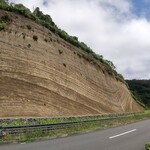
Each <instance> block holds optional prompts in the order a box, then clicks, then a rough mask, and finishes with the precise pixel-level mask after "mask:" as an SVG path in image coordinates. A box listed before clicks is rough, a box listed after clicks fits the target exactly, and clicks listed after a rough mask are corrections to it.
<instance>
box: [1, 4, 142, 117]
mask: <svg viewBox="0 0 150 150" xmlns="http://www.w3.org/2000/svg"><path fill="white" fill-rule="evenodd" d="M0 54H1V55H0V117H50V116H68V115H89V114H105V113H119V112H132V111H134V112H135V111H142V110H143V108H142V107H141V106H139V104H137V103H136V102H135V100H134V99H133V98H132V96H131V93H130V91H129V90H128V88H127V86H126V84H125V81H124V79H123V77H122V76H121V75H120V74H118V73H117V72H116V71H115V70H114V66H113V64H112V62H110V61H107V60H105V59H103V57H102V56H100V55H97V54H95V53H94V52H93V51H92V50H91V49H90V48H89V47H88V46H87V45H86V44H84V43H83V42H79V41H78V39H77V37H74V36H69V35H68V34H67V33H66V32H65V31H63V30H61V29H59V28H58V27H57V26H56V25H55V23H54V22H53V21H52V19H51V17H50V16H49V15H44V14H43V13H42V12H41V11H40V10H39V8H36V9H35V11H34V13H31V12H30V10H29V9H27V8H25V7H24V6H23V5H22V4H17V5H14V6H11V5H8V4H7V3H5V2H0Z"/></svg>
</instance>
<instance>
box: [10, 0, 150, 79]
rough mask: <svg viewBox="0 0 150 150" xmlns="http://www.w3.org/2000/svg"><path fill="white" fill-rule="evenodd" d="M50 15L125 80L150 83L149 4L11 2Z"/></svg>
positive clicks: (144, 0)
mask: <svg viewBox="0 0 150 150" xmlns="http://www.w3.org/2000/svg"><path fill="white" fill-rule="evenodd" d="M10 1H11V2H14V3H22V4H24V5H25V6H26V7H28V8H30V9H31V10H32V11H33V9H35V8H36V7H40V9H41V10H42V11H43V12H44V13H47V14H49V15H51V17H52V19H53V20H54V22H55V23H56V24H57V26H58V27H60V28H61V29H63V30H65V31H66V32H68V34H70V35H74V36H77V37H78V38H79V40H80V41H83V42H85V43H86V44H87V45H88V46H89V47H91V48H92V49H93V51H95V52H96V53H98V54H100V55H103V56H104V58H106V59H108V60H111V61H112V62H113V63H114V64H115V66H116V67H117V71H118V72H119V73H121V74H122V75H123V76H124V77H125V78H126V79H146V78H147V79H150V0H10Z"/></svg>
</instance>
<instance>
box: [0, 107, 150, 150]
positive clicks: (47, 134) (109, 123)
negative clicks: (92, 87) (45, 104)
mask: <svg viewBox="0 0 150 150" xmlns="http://www.w3.org/2000/svg"><path fill="white" fill-rule="evenodd" d="M103 118H104V117H103ZM106 118H107V117H106ZM108 118H109V117H108ZM149 118H150V110H147V111H145V112H143V113H137V114H129V115H124V116H122V117H118V118H116V119H108V120H104V121H98V122H90V123H86V124H80V125H79V124H77V125H75V126H74V127H70V128H67V127H66V128H64V129H58V130H53V131H42V130H40V129H39V130H28V131H27V132H26V133H21V134H18V135H6V136H3V137H1V138H0V141H1V142H3V141H10V142H12V141H17V142H32V141H35V140H37V139H38V140H39V139H43V138H44V139H45V138H54V137H59V136H63V135H71V134H75V133H81V132H87V131H93V130H97V129H98V130H100V129H104V128H108V127H114V126H119V125H124V124H127V123H132V122H136V121H139V120H143V119H149ZM92 119H94V120H96V119H100V117H95V118H92ZM79 120H90V118H86V117H83V118H76V117H70V118H68V119H67V120H63V119H35V120H34V121H26V122H25V120H14V121H11V122H3V123H2V122H1V123H0V126H8V125H9V126H10V125H11V126H13V125H14V126H16V125H17V126H18V125H25V124H26V125H29V124H35V123H39V124H50V123H58V122H73V121H79ZM146 150H149V149H146Z"/></svg>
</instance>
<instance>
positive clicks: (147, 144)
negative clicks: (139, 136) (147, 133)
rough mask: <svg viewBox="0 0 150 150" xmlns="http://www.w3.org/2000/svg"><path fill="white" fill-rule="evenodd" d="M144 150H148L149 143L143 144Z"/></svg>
mask: <svg viewBox="0 0 150 150" xmlns="http://www.w3.org/2000/svg"><path fill="white" fill-rule="evenodd" d="M145 150H150V142H149V143H146V144H145Z"/></svg>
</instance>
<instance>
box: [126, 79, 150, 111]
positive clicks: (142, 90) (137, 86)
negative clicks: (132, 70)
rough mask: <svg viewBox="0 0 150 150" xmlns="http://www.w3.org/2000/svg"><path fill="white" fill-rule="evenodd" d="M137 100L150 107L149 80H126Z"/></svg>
mask: <svg viewBox="0 0 150 150" xmlns="http://www.w3.org/2000/svg"><path fill="white" fill-rule="evenodd" d="M126 82H127V83H128V85H129V88H130V90H131V91H132V93H133V94H134V95H135V96H136V98H137V99H138V101H140V102H142V103H144V104H145V106H147V107H148V108H150V80H126Z"/></svg>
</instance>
